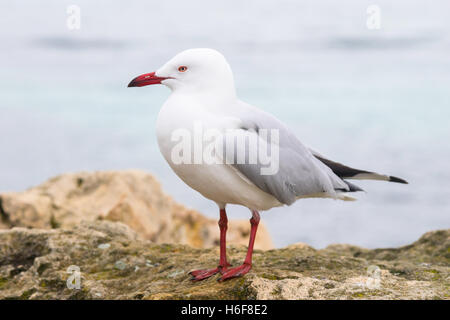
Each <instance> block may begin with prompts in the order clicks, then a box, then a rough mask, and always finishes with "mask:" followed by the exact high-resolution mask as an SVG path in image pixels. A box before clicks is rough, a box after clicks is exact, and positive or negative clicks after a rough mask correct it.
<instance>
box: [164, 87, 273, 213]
mask: <svg viewBox="0 0 450 320" xmlns="http://www.w3.org/2000/svg"><path fill="white" fill-rule="evenodd" d="M223 107H224V108H226V107H227V106H223ZM217 108H220V106H218V105H217V102H216V103H215V104H214V106H212V105H208V103H207V102H206V101H199V100H195V99H193V98H192V97H187V96H182V95H175V94H172V95H171V96H170V97H169V99H168V100H167V101H166V103H165V104H164V105H163V107H162V109H161V111H160V112H159V115H158V120H157V124H156V135H157V139H158V145H159V149H160V151H161V153H162V154H163V156H164V158H165V159H166V161H167V162H168V163H169V165H170V167H171V168H172V169H173V171H174V172H175V173H176V174H177V175H178V176H179V177H180V178H181V179H182V180H183V181H184V182H185V183H186V184H187V185H189V186H190V187H191V188H193V189H194V190H196V191H198V192H200V193H201V194H202V195H203V196H204V197H206V198H208V199H211V200H213V201H215V202H216V203H217V204H218V205H219V206H220V207H224V206H225V204H227V203H230V204H240V205H243V206H246V207H248V208H250V209H255V210H267V209H270V208H272V207H274V206H279V205H281V204H280V203H279V202H278V200H277V199H276V198H274V197H273V196H271V195H270V194H268V193H266V192H264V191H262V190H260V189H259V188H258V187H256V186H255V185H254V184H253V183H251V182H250V181H248V180H247V179H246V178H245V177H244V176H242V175H241V174H240V173H239V172H237V170H236V169H235V168H234V167H233V166H231V165H227V164H206V163H204V162H202V163H200V164H178V163H175V162H176V161H174V159H173V155H172V151H173V148H174V147H175V146H176V145H177V144H179V143H180V140H175V139H173V138H174V136H173V134H174V132H176V130H179V129H182V130H183V131H184V132H189V133H190V135H191V137H194V128H197V129H198V127H199V125H201V126H202V128H203V132H205V131H206V130H208V129H214V130H219V131H223V132H224V131H225V130H226V129H232V128H234V127H237V125H238V121H237V120H235V119H232V118H227V117H222V116H218V114H217V112H213V111H214V110H217ZM178 132H180V131H178ZM196 133H198V130H197V131H196ZM207 144H209V142H208V141H203V147H206V145H207ZM193 149H194V148H191V154H192V157H191V159H192V160H193V159H194V158H193V152H194V150H193ZM197 150H198V149H197Z"/></svg>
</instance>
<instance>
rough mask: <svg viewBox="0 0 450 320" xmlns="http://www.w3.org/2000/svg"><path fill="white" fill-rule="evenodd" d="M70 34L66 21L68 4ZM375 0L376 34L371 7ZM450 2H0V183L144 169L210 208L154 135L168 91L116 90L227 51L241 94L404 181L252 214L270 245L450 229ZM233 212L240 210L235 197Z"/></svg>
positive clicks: (240, 214) (242, 214)
mask: <svg viewBox="0 0 450 320" xmlns="http://www.w3.org/2000/svg"><path fill="white" fill-rule="evenodd" d="M71 4H76V5H78V6H79V7H80V8H81V29H80V30H68V29H67V27H66V19H67V16H68V15H67V13H66V9H67V6H68V5H71ZM371 4H376V5H378V6H379V7H380V8H381V29H380V30H369V29H367V27H366V18H367V15H366V9H367V7H368V5H371ZM449 11H450V2H449V1H447V0H435V1H433V3H431V2H426V1H418V0H402V1H395V2H393V1H388V0H382V1H381V0H380V1H376V2H373V1H370V2H369V1H365V0H351V1H345V2H337V1H332V0H326V1H312V0H310V1H301V2H300V1H294V0H292V1H277V2H274V1H268V0H263V1H262V0H259V1H245V2H244V1H226V2H225V1H222V2H220V3H219V2H216V1H206V0H205V1H144V0H140V1H132V2H124V1H118V0H116V1H111V0H108V1H106V0H103V1H95V2H93V1H88V0H77V1H65V0H64V1H48V0H43V1H39V2H37V1H34V2H33V1H23V0H14V1H13V0H7V1H2V2H1V3H0V12H1V19H0V30H1V31H0V49H1V50H0V191H1V192H2V191H19V190H23V189H25V188H28V187H30V186H33V185H36V184H39V183H41V182H43V181H44V180H46V179H47V178H49V177H51V176H54V175H57V174H60V173H64V172H69V171H70V172H74V171H79V170H106V169H113V170H114V169H125V168H140V169H144V170H147V171H150V172H152V173H154V174H155V175H156V176H157V177H158V178H159V180H160V181H161V182H162V184H163V187H164V189H165V191H166V192H167V193H169V194H171V195H172V196H173V197H174V198H175V199H176V200H177V201H179V202H181V203H183V204H186V205H187V206H190V207H193V208H196V209H198V210H200V211H202V212H203V213H204V214H206V215H208V216H211V217H217V216H218V212H217V211H218V210H217V209H216V207H215V204H214V203H212V202H210V201H208V200H206V199H203V198H202V197H201V196H200V195H199V194H197V193H196V192H195V191H193V190H191V189H189V188H188V187H187V186H185V185H184V183H183V182H181V180H179V179H178V178H177V177H176V176H175V174H174V173H172V171H171V170H170V168H169V166H168V165H167V164H166V163H165V162H164V160H163V158H162V156H161V155H160V153H159V150H158V147H157V145H156V138H155V121H156V115H157V113H158V111H159V108H160V106H161V105H162V103H163V102H164V100H165V99H166V98H167V96H168V95H169V91H168V89H167V88H165V87H162V86H159V87H158V86H154V87H147V88H145V89H144V88H142V89H140V90H133V89H128V88H127V87H126V85H127V84H128V82H129V81H130V80H131V79H132V78H133V77H135V76H136V75H139V74H142V73H146V72H150V71H154V70H155V69H157V68H158V67H159V66H161V65H162V64H163V63H164V62H166V61H167V60H168V59H169V58H171V57H172V56H173V55H175V54H176V53H178V52H179V51H181V50H184V49H187V48H193V47H211V48H215V49H217V50H219V51H221V52H222V53H224V55H225V56H226V57H227V58H228V60H229V62H230V64H231V66H232V68H233V71H234V73H235V81H236V85H237V88H238V93H239V95H240V97H241V98H242V99H243V100H244V101H246V102H249V103H252V104H254V105H257V106H259V107H260V108H262V109H264V110H266V111H269V112H271V113H273V114H275V115H276V116H277V117H278V118H280V119H281V120H283V121H285V122H286V123H287V124H288V125H289V126H290V127H291V128H292V129H293V130H295V132H296V133H297V135H298V137H299V138H300V139H301V140H302V141H303V142H304V143H305V144H307V145H309V146H311V147H313V148H314V149H317V150H318V151H320V152H321V153H323V154H325V155H327V156H328V157H330V158H331V159H333V160H336V161H339V162H343V163H346V164H348V165H351V166H354V167H357V168H361V169H369V170H374V171H377V172H381V173H387V174H392V175H396V176H399V177H402V178H405V179H407V180H408V181H409V182H410V184H409V185H399V184H393V183H391V184H389V183H384V182H378V181H372V182H371V181H367V182H365V181H364V182H358V184H359V185H360V186H361V187H363V188H364V189H365V190H366V191H367V194H361V195H360V196H359V198H360V200H359V201H357V202H351V203H348V202H338V201H333V200H317V199H308V200H301V201H298V202H297V203H295V204H294V205H292V206H290V207H284V208H277V209H273V210H271V211H268V212H265V213H263V214H262V218H263V221H264V222H265V223H266V225H267V226H268V228H269V230H270V232H271V234H272V236H273V239H274V241H275V244H276V245H277V246H284V245H287V244H290V243H294V242H299V241H301V242H307V243H308V244H310V245H313V246H316V247H324V246H326V245H328V244H330V243H336V242H339V243H352V244H356V245H360V246H365V247H381V246H398V245H404V244H407V243H410V242H412V241H414V240H415V239H417V238H418V237H419V236H420V235H421V234H422V233H424V232H426V231H429V230H433V229H439V228H449V227H450V215H449V214H450V183H449V180H450V170H449V169H450V164H449V159H450V141H449V140H450V126H449V119H450V20H449V19H448V12H449ZM228 212H229V216H230V217H231V218H249V217H250V215H249V213H248V212H247V210H246V209H244V208H240V207H237V206H231V207H230V208H229V210H228Z"/></svg>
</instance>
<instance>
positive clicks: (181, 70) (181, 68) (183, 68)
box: [178, 66, 187, 72]
mask: <svg viewBox="0 0 450 320" xmlns="http://www.w3.org/2000/svg"><path fill="white" fill-rule="evenodd" d="M186 70H187V67H186V66H179V67H178V71H180V72H185V71H186Z"/></svg>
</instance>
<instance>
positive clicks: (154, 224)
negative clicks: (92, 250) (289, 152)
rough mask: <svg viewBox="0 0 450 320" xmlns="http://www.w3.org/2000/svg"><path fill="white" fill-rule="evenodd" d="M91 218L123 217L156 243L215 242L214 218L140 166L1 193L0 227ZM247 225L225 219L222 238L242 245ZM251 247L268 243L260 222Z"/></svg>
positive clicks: (70, 224) (54, 224)
mask: <svg viewBox="0 0 450 320" xmlns="http://www.w3.org/2000/svg"><path fill="white" fill-rule="evenodd" d="M205 201H206V200H205ZM96 220H108V221H119V222H123V223H125V224H126V225H128V226H130V227H131V228H132V229H133V230H134V231H136V232H137V233H138V234H139V235H141V236H142V237H143V238H144V239H148V240H151V241H153V242H155V243H179V244H188V245H190V246H193V247H195V248H206V247H212V246H216V245H218V241H219V230H218V226H217V220H213V219H209V218H206V217H205V216H203V215H202V214H200V213H199V212H197V211H195V210H191V209H187V208H185V207H184V206H182V205H181V204H178V203H177V202H175V201H174V200H173V199H172V198H171V197H169V196H168V195H166V194H165V193H164V192H163V191H162V188H161V185H160V184H159V182H158V181H157V180H156V179H155V178H154V177H153V176H152V175H150V174H148V173H145V172H142V171H137V170H127V171H104V172H93V173H87V172H81V173H75V174H64V175H61V176H58V177H55V178H53V179H50V180H48V181H47V182H45V183H43V184H41V185H39V186H37V187H34V188H31V189H29V190H26V191H24V192H15V193H5V194H1V195H0V221H1V222H0V229H1V228H3V229H5V228H12V227H26V228H42V229H57V228H60V227H73V226H76V225H78V224H79V223H80V222H81V221H96ZM249 229H250V224H249V222H248V220H247V221H233V220H230V222H229V227H228V234H227V240H228V241H229V243H232V244H233V243H234V244H243V245H246V244H247V243H248V234H249ZM255 247H256V248H259V249H270V248H272V247H273V245H272V241H271V239H270V236H269V233H268V231H267V229H266V228H265V227H264V225H261V226H260V228H259V230H258V235H257V238H256V244H255Z"/></svg>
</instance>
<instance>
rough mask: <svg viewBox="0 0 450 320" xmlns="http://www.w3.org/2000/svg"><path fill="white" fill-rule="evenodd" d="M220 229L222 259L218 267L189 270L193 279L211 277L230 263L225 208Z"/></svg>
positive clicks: (221, 216) (220, 220) (221, 213)
mask: <svg viewBox="0 0 450 320" xmlns="http://www.w3.org/2000/svg"><path fill="white" fill-rule="evenodd" d="M219 229H220V260H219V265H218V266H217V268H214V269H201V270H194V271H191V272H189V274H190V275H191V276H192V280H194V281H198V280H203V279H206V278H209V277H211V276H212V275H214V274H216V273H218V272H220V273H224V272H225V271H226V270H227V267H228V266H230V264H229V263H228V262H227V239H226V237H227V229H228V218H227V213H226V211H225V209H220V219H219Z"/></svg>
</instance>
